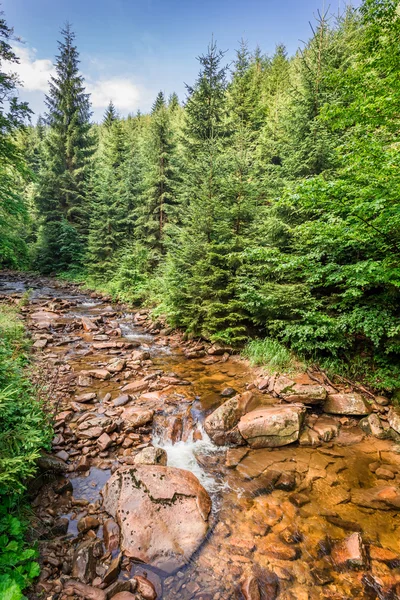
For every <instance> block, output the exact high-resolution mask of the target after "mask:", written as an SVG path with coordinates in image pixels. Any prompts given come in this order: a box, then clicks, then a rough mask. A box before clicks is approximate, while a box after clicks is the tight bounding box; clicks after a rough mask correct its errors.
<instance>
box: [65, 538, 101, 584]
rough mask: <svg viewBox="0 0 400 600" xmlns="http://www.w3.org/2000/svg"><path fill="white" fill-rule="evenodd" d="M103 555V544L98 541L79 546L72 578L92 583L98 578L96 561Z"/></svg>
mask: <svg viewBox="0 0 400 600" xmlns="http://www.w3.org/2000/svg"><path fill="white" fill-rule="evenodd" d="M101 555H102V544H101V541H100V540H98V539H94V540H93V539H92V540H87V541H85V542H82V543H81V544H79V546H78V547H77V549H76V550H75V552H74V556H73V562H72V577H73V578H75V579H78V580H79V581H83V582H84V583H90V582H91V581H92V580H93V579H94V578H95V577H96V559H97V558H100V557H101Z"/></svg>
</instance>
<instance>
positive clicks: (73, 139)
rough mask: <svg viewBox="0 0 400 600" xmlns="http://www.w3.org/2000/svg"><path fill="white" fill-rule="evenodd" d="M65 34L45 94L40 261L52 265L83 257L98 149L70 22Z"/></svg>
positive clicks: (57, 266)
mask: <svg viewBox="0 0 400 600" xmlns="http://www.w3.org/2000/svg"><path fill="white" fill-rule="evenodd" d="M61 34H62V36H63V39H62V41H61V42H59V55H58V56H57V59H56V63H55V68H56V75H55V76H54V77H52V78H51V80H50V91H49V94H48V95H46V100H45V101H46V105H47V108H48V112H47V114H46V123H47V125H48V132H47V135H46V137H45V141H44V153H45V157H46V160H45V167H44V169H43V171H42V172H41V173H40V186H39V193H38V197H37V204H38V208H39V211H40V214H41V217H42V227H41V231H40V236H39V241H38V258H37V261H38V266H39V267H40V268H41V269H43V270H47V271H48V270H60V269H65V268H68V267H70V266H73V265H78V264H79V263H80V261H81V260H82V257H83V253H84V248H85V241H86V236H87V233H88V222H89V215H88V207H89V204H88V198H87V183H88V171H89V162H90V157H91V155H92V152H93V143H92V139H91V135H90V122H89V119H90V115H91V112H90V102H89V95H88V94H87V93H86V92H85V88H84V80H83V77H82V76H81V75H80V74H79V54H78V50H77V47H76V45H75V44H74V39H75V34H74V33H73V32H72V30H71V27H70V25H69V24H67V25H66V26H65V28H64V29H63V30H62V31H61Z"/></svg>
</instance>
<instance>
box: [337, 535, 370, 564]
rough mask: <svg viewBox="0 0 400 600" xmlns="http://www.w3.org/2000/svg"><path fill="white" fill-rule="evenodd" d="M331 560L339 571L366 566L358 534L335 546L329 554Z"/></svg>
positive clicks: (361, 542)
mask: <svg viewBox="0 0 400 600" xmlns="http://www.w3.org/2000/svg"><path fill="white" fill-rule="evenodd" d="M331 557H332V560H333V562H334V564H335V565H336V567H338V568H339V569H343V568H350V569H361V568H363V567H365V566H366V563H367V558H366V553H365V548H364V544H363V541H362V538H361V534H360V533H359V532H355V533H352V534H351V535H350V536H349V537H348V538H346V539H345V540H343V541H342V542H339V543H337V544H335V546H334V547H333V549H332V553H331Z"/></svg>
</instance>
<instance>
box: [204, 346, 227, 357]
mask: <svg viewBox="0 0 400 600" xmlns="http://www.w3.org/2000/svg"><path fill="white" fill-rule="evenodd" d="M225 352H227V353H228V354H230V353H231V352H232V348H229V347H228V346H222V345H221V344H213V345H212V346H210V348H209V349H208V350H207V354H210V355H211V356H223V354H225Z"/></svg>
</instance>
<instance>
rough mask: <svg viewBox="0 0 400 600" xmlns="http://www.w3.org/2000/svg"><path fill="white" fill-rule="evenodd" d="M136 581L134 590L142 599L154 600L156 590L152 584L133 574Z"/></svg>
mask: <svg viewBox="0 0 400 600" xmlns="http://www.w3.org/2000/svg"><path fill="white" fill-rule="evenodd" d="M135 579H136V581H137V588H136V591H137V592H139V594H140V595H141V596H142V598H143V600H156V598H157V592H156V589H155V587H154V585H153V584H152V583H151V581H149V580H148V579H146V578H145V577H142V576H141V575H135Z"/></svg>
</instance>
